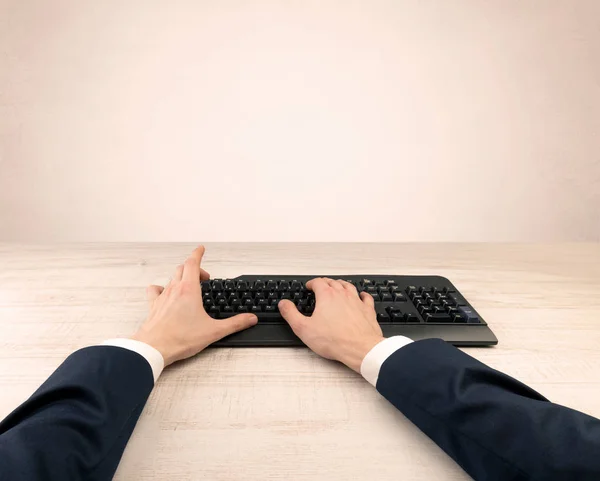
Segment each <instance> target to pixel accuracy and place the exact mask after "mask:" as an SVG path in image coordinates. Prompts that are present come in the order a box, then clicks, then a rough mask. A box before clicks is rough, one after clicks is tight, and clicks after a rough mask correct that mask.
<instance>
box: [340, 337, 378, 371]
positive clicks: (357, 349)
mask: <svg viewBox="0 0 600 481" xmlns="http://www.w3.org/2000/svg"><path fill="white" fill-rule="evenodd" d="M384 339H385V337H383V336H372V337H369V338H366V339H361V340H360V341H359V342H357V343H355V344H351V345H349V346H348V349H347V350H346V352H344V353H343V355H342V356H341V358H340V361H341V362H342V363H343V364H345V365H346V366H348V367H349V368H350V369H352V370H353V371H355V372H357V373H359V374H360V366H361V364H362V362H363V359H364V358H365V357H366V355H367V354H368V353H369V352H370V351H371V349H373V348H374V347H375V346H376V345H377V344H379V343H380V342H381V341H383V340H384Z"/></svg>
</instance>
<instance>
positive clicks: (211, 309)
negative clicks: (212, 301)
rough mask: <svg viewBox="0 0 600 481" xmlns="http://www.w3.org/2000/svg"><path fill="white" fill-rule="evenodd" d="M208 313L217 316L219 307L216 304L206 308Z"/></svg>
mask: <svg viewBox="0 0 600 481" xmlns="http://www.w3.org/2000/svg"><path fill="white" fill-rule="evenodd" d="M208 314H209V315H210V316H211V317H217V316H218V315H219V308H218V307H217V306H212V307H211V308H210V309H209V310H208Z"/></svg>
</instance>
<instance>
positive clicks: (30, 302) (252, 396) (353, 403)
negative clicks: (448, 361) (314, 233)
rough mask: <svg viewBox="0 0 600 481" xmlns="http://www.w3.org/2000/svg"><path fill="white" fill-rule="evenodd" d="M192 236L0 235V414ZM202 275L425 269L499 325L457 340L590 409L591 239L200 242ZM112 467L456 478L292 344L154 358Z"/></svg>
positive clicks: (186, 475)
mask: <svg viewBox="0 0 600 481" xmlns="http://www.w3.org/2000/svg"><path fill="white" fill-rule="evenodd" d="M193 247H194V246H193V245H192V244H75V245H64V244H63V245H17V244H0V418H2V417H4V416H6V415H7V414H8V413H9V412H10V411H11V410H12V409H14V408H15V407H16V406H18V405H19V404H20V403H21V402H22V401H23V400H24V399H26V398H27V397H28V396H29V395H30V394H31V393H32V392H33V391H34V390H35V389H36V388H37V387H38V386H39V384H40V383H42V382H43V381H44V379H45V378H46V377H47V376H49V375H50V374H51V373H52V371H53V370H54V369H55V368H56V367H57V366H58V365H59V364H60V363H61V361H62V360H63V359H64V358H65V357H66V356H67V355H68V354H69V353H71V352H72V351H73V350H75V349H78V348H80V347H83V346H87V345H92V344H96V343H99V342H101V341H102V340H104V339H107V338H112V337H119V336H128V335H130V334H131V333H133V332H134V330H135V329H136V326H138V325H139V323H140V322H141V321H142V320H143V319H144V316H145V315H146V309H147V306H146V302H145V297H144V296H145V293H144V288H145V286H146V285H147V284H149V283H153V282H156V281H161V280H162V281H164V280H166V279H167V278H168V277H169V276H170V275H171V272H172V270H173V267H174V266H175V265H176V264H177V263H179V262H181V261H182V260H183V259H184V258H185V256H186V254H187V253H188V252H190V251H191V250H192V248H193ZM204 267H205V268H206V269H207V270H208V271H209V272H210V273H211V274H212V275H213V277H233V276H237V275H240V274H329V273H331V274H386V273H387V274H440V275H444V276H447V277H449V278H450V280H451V281H453V282H454V283H455V285H456V286H457V287H458V288H459V289H460V290H461V291H462V292H463V294H465V296H466V297H467V298H468V299H469V300H470V301H471V302H472V304H473V305H474V306H475V308H476V309H477V310H478V311H479V312H480V313H481V314H482V315H483V316H484V318H485V319H486V321H487V322H488V323H489V324H490V327H491V328H492V330H493V331H494V332H495V333H496V335H497V336H498V339H499V345H498V346H497V347H495V348H480V349H476V348H470V349H467V350H466V351H467V352H468V353H469V354H471V355H472V356H474V357H476V358H478V359H480V360H481V361H483V362H485V363H487V364H489V365H491V366H493V367H495V368H497V369H500V370H502V371H504V372H506V373H508V374H510V375H513V376H515V377H517V378H518V379H520V380H522V381H523V382H525V383H527V384H529V385H531V386H532V387H533V388H535V389H537V390H539V391H540V392H541V393H543V394H544V395H546V396H547V397H549V398H550V399H552V400H553V401H555V402H557V403H560V404H564V405H567V406H570V407H573V408H575V409H578V410H581V411H583V412H586V413H588V414H591V415H593V416H597V417H600V295H599V294H600V245H599V244H556V245H541V244H526V245H514V244H208V245H207V254H206V257H205V262H204ZM115 479H116V480H182V481H191V480H219V481H221V480H222V481H230V480H251V481H252V480H256V481H263V480H286V481H287V480H332V481H347V480H378V481H387V480H394V481H397V480H403V481H410V480H423V481H424V480H427V481H429V480H465V479H469V477H468V476H467V475H465V474H464V472H463V471H462V470H461V469H460V468H459V467H458V466H456V465H455V463H454V462H453V461H452V460H451V459H449V458H448V457H447V456H446V455H445V454H444V453H443V452H442V451H441V450H440V449H439V448H438V447H437V446H435V445H434V444H433V443H432V442H431V441H430V440H429V439H428V438H427V437H426V436H424V435H423V434H422V433H421V432H420V431H419V430H417V429H416V428H415V427H414V426H413V425H412V424H411V423H410V422H409V421H407V420H406V419H405V418H404V416H403V415H402V414H400V413H399V412H397V411H396V410H395V409H394V408H393V407H392V406H391V405H390V404H389V403H388V402H387V401H386V400H385V399H383V398H382V397H381V396H380V395H379V394H378V393H377V392H376V390H375V389H374V388H372V387H371V386H370V385H369V384H368V383H367V382H366V381H364V380H363V379H362V378H361V377H359V376H358V375H356V374H354V373H353V372H351V371H350V370H348V369H346V368H345V367H343V366H341V365H339V364H336V363H333V362H330V361H325V360H322V359H320V358H318V357H317V356H316V355H314V354H312V353H311V352H309V351H308V350H307V349H301V348H293V349H291V348H288V349H281V348H279V349H250V348H242V349H209V350H207V351H205V352H203V353H201V354H200V355H198V356H197V357H195V358H193V359H190V360H188V361H184V362H182V363H179V364H177V365H175V366H172V367H171V368H169V369H167V370H166V371H165V372H164V373H163V375H162V376H161V378H160V380H159V381H158V384H157V385H156V387H155V389H154V391H153V393H152V395H151V397H150V400H149V402H148V404H147V406H146V409H145V410H144V413H143V415H142V417H141V418H140V421H139V423H138V426H137V428H136V430H135V432H134V435H133V437H132V439H131V441H130V443H129V446H128V447H127V450H126V452H125V455H124V457H123V460H122V462H121V465H120V467H119V470H118V472H117V475H116V477H115Z"/></svg>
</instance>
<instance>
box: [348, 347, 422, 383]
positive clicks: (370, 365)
mask: <svg viewBox="0 0 600 481" xmlns="http://www.w3.org/2000/svg"><path fill="white" fill-rule="evenodd" d="M411 342H413V341H412V339H409V338H408V337H404V336H394V337H388V338H387V339H384V340H383V341H381V342H380V343H379V344H376V345H375V346H374V347H373V349H371V350H370V351H369V352H368V353H367V355H366V356H365V358H364V359H363V361H362V364H361V365H360V374H361V375H362V377H364V378H365V379H366V380H367V381H369V383H370V384H372V385H373V386H375V387H377V379H378V378H379V371H380V369H381V366H382V365H383V363H384V362H385V361H386V359H387V358H388V357H390V356H391V355H392V354H394V353H395V352H396V351H397V350H398V349H400V348H401V347H404V346H406V345H407V344H410V343H411Z"/></svg>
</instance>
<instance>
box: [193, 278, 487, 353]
mask: <svg viewBox="0 0 600 481" xmlns="http://www.w3.org/2000/svg"><path fill="white" fill-rule="evenodd" d="M314 277H330V278H333V279H344V280H346V281H348V282H350V283H352V284H353V285H354V286H355V287H356V288H357V290H358V291H359V292H361V291H366V292H368V293H369V294H371V295H372V296H373V298H374V300H375V311H376V313H377V321H378V322H379V324H380V326H381V330H382V331H383V335H384V336H386V337H390V336H395V335H404V336H407V337H410V338H411V339H413V340H418V339H426V338H441V339H444V340H446V341H448V342H450V343H452V344H454V345H457V346H490V345H494V344H497V343H498V340H497V339H496V336H495V335H494V334H493V332H492V331H491V330H490V328H489V327H488V325H487V324H486V322H485V321H484V320H483V318H482V317H481V315H479V313H478V312H477V311H476V310H475V309H474V308H473V307H472V306H471V305H470V303H469V302H468V301H467V300H466V299H465V298H464V297H463V296H462V295H461V294H460V292H458V290H457V289H456V287H454V286H453V285H452V283H451V282H450V281H449V280H448V279H446V278H444V277H438V276H391V275H352V276H349V275H341V276H340V275H337V276H331V275H327V276H282V275H275V276H268V275H261V276H250V275H248V276H240V277H236V278H235V279H212V280H210V281H205V282H202V296H203V301H204V307H205V309H206V312H208V314H209V315H210V316H212V317H214V318H216V319H224V318H227V317H231V316H234V315H236V314H239V313H243V312H252V313H254V314H256V315H257V316H258V324H257V325H256V326H254V327H251V328H250V329H247V330H245V331H241V332H238V333H236V334H233V335H231V336H228V337H226V338H225V339H223V340H221V341H219V342H218V343H216V345H218V346H231V347H234V346H240V347H241V346H301V345H303V344H302V341H300V339H298V337H296V335H295V334H294V333H293V331H292V330H291V328H290V327H289V326H288V324H287V323H286V322H285V320H284V319H283V318H282V317H281V314H280V313H279V309H278V307H277V304H278V302H279V301H280V300H281V299H290V300H291V301H292V302H294V304H296V307H297V308H298V310H299V311H300V312H301V313H302V314H304V315H306V316H310V315H312V313H313V312H314V310H315V294H314V293H313V292H312V291H310V290H308V289H306V287H305V283H306V282H307V281H308V280H310V279H313V278H314Z"/></svg>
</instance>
